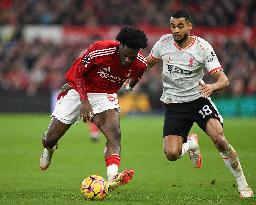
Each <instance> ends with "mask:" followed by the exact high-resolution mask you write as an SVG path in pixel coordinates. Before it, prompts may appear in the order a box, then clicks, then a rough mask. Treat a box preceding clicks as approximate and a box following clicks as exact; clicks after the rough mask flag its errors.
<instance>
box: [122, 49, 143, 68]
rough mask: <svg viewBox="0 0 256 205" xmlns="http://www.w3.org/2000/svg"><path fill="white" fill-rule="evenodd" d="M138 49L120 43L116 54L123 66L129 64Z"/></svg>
mask: <svg viewBox="0 0 256 205" xmlns="http://www.w3.org/2000/svg"><path fill="white" fill-rule="evenodd" d="M138 52H139V51H138V50H137V49H133V48H129V47H127V46H125V45H122V44H121V45H120V47H119V50H118V54H119V58H120V61H121V64H122V65H123V66H129V65H131V64H132V62H133V61H134V60H135V59H136V58H137V55H138Z"/></svg>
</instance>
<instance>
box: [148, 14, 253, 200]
mask: <svg viewBox="0 0 256 205" xmlns="http://www.w3.org/2000/svg"><path fill="white" fill-rule="evenodd" d="M170 26H171V32H172V34H167V35H163V36H162V37H161V38H160V39H159V41H157V42H156V43H155V45H154V46H153V48H152V51H151V53H150V55H149V56H148V57H147V58H146V59H147V62H148V68H150V67H152V66H154V65H155V64H157V63H158V62H159V61H160V60H162V61H163V73H162V80H163V94H162V96H161V101H163V102H164V104H165V120H164V128H163V145H164V153H165V155H166V157H167V159H168V160H170V161H175V160H177V159H179V158H180V157H181V156H183V155H184V154H185V153H187V152H188V153H189V155H190V158H191V160H192V162H193V164H194V166H195V167H196V168H201V166H202V156H201V153H200V150H199V145H198V138H197V135H196V134H190V135H189V136H188V133H189V131H190V129H191V127H192V125H193V123H194V122H196V123H197V124H198V125H199V126H200V128H201V129H202V130H204V132H205V133H206V134H207V135H208V136H209V137H210V138H211V140H212V141H213V143H214V144H215V146H216V148H217V149H218V151H219V152H220V155H221V157H222V158H223V160H224V162H225V165H226V166H227V167H228V168H229V170H230V171H231V173H232V174H233V175H234V177H235V178H236V182H237V185H238V191H239V193H240V197H241V198H250V197H253V191H252V189H251V188H250V187H249V186H248V184H247V182H246V179H245V176H244V173H243V170H242V167H241V164H240V162H239V158H238V155H237V153H236V151H235V150H234V148H233V147H232V146H231V145H230V144H229V143H228V141H227V139H226V138H225V136H224V133H223V126H222V125H223V118H222V117H221V115H220V114H219V112H218V110H217V108H216V107H215V105H214V104H213V102H212V101H211V99H210V97H209V96H210V95H211V94H212V92H213V91H215V90H220V89H223V88H225V87H226V86H228V84H229V81H228V78H227V77H226V75H225V73H224V72H223V69H222V67H221V65H220V63H219V61H218V58H217V56H216V54H215V52H214V50H213V48H212V46H211V45H210V44H209V43H208V42H207V41H206V40H204V39H202V38H200V37H197V36H194V35H191V34H190V31H191V29H192V22H191V17H190V15H189V13H188V12H186V11H176V12H175V13H174V14H173V16H172V17H171V19H170ZM204 68H206V70H207V71H208V72H209V73H210V74H211V75H212V76H213V77H214V79H215V83H212V84H205V83H204V82H203V80H202V79H203V70H204ZM187 136H188V137H187Z"/></svg>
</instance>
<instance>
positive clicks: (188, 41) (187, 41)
mask: <svg viewBox="0 0 256 205" xmlns="http://www.w3.org/2000/svg"><path fill="white" fill-rule="evenodd" d="M193 40H194V37H193V36H188V37H187V38H186V39H185V40H184V41H182V42H181V43H177V45H178V46H179V47H180V48H182V49H183V48H186V47H188V46H189V45H190V44H191V43H192V41H193Z"/></svg>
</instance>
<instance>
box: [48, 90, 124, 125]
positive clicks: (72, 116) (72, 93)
mask: <svg viewBox="0 0 256 205" xmlns="http://www.w3.org/2000/svg"><path fill="white" fill-rule="evenodd" d="M87 96H88V100H89V102H90V104H91V106H92V109H93V114H97V113H101V112H104V111H106V110H111V109H115V108H117V109H118V110H119V108H120V106H119V104H118V99H117V94H116V93H113V94H107V93H87ZM80 107H81V102H80V96H79V94H78V92H77V91H76V90H74V89H71V90H69V91H68V93H67V94H66V95H65V96H63V97H61V98H60V99H59V100H57V102H56V105H55V109H54V111H53V113H52V115H51V117H53V116H54V117H56V118H57V119H58V120H59V121H61V122H63V123H65V124H75V123H78V122H79V121H80V120H81V118H80Z"/></svg>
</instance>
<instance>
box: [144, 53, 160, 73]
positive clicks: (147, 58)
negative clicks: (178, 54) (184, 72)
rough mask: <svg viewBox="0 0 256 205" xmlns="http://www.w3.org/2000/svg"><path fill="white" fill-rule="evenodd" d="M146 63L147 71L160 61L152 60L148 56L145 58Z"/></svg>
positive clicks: (151, 57) (150, 56) (152, 58)
mask: <svg viewBox="0 0 256 205" xmlns="http://www.w3.org/2000/svg"><path fill="white" fill-rule="evenodd" d="M146 61H147V64H148V67H147V70H149V69H150V68H152V67H153V66H154V65H156V64H157V63H159V61H160V59H156V58H154V57H153V56H152V55H149V56H148V57H146Z"/></svg>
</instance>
